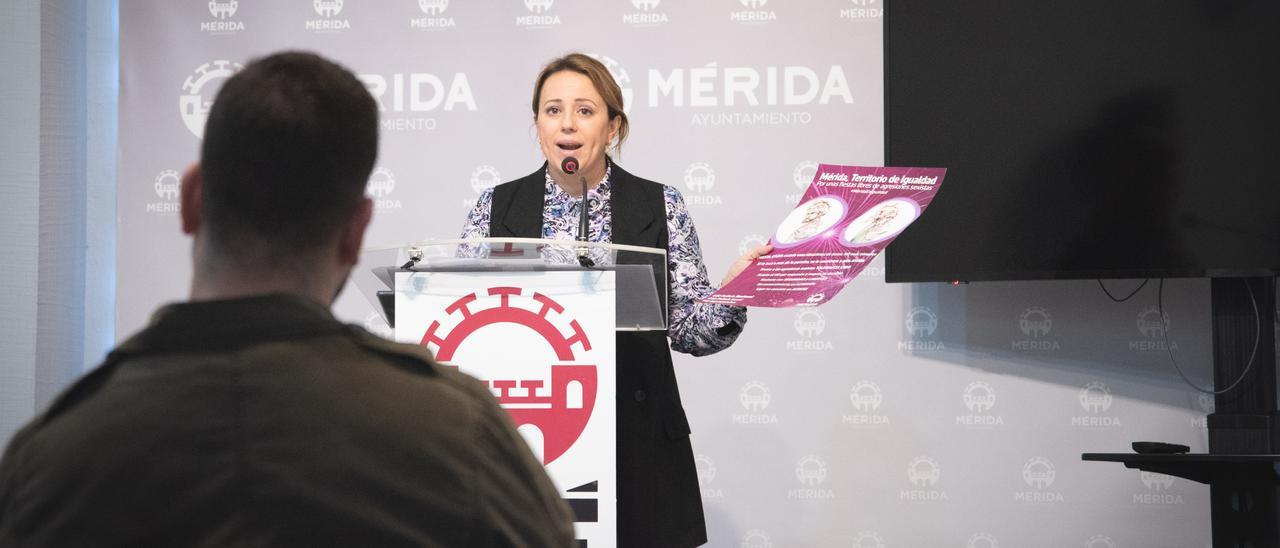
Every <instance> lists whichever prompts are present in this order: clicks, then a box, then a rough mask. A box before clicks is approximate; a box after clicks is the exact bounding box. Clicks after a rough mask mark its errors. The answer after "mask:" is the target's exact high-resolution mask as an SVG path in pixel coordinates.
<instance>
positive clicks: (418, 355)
mask: <svg viewBox="0 0 1280 548" xmlns="http://www.w3.org/2000/svg"><path fill="white" fill-rule="evenodd" d="M346 333H347V335H348V336H349V337H350V338H351V340H352V341H353V342H354V343H355V344H356V346H358V347H360V348H361V349H362V350H365V351H367V352H371V353H374V354H378V355H381V356H385V357H387V358H391V359H393V360H408V361H412V362H416V363H415V365H418V366H421V367H422V371H423V372H425V373H428V374H432V375H439V374H440V371H441V369H442V368H443V366H441V365H440V364H439V363H438V362H436V360H435V357H434V356H432V355H431V351H429V350H427V349H426V348H423V347H422V346H419V345H416V344H405V343H398V342H395V341H391V340H387V339H385V338H383V337H379V336H377V335H374V334H373V333H370V332H369V331H368V330H366V329H365V328H363V327H360V326H358V325H354V324H348V325H347V326H346Z"/></svg>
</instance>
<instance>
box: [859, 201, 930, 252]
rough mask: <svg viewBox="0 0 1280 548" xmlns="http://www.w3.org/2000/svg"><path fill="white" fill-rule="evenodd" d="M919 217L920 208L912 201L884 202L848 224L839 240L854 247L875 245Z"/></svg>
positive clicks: (892, 235)
mask: <svg viewBox="0 0 1280 548" xmlns="http://www.w3.org/2000/svg"><path fill="white" fill-rule="evenodd" d="M919 216H920V206H919V205H918V204H916V203H915V202H914V201H912V200H909V199H907V198H894V199H892V200H885V201H884V202H881V203H880V204H879V205H877V206H875V207H873V208H871V209H868V210H867V211H865V212H863V214H862V215H859V216H858V218H856V219H854V220H853V222H851V223H849V226H847V227H845V229H844V232H843V233H842V234H841V235H840V239H841V240H842V241H843V242H844V243H845V244H847V245H851V246H854V247H859V246H865V245H872V244H877V243H880V242H883V241H885V240H888V239H889V238H892V237H894V236H897V235H898V233H899V232H902V229H904V228H907V225H909V224H911V221H914V220H915V219H916V217H919Z"/></svg>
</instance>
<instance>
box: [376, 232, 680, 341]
mask: <svg viewBox="0 0 1280 548" xmlns="http://www.w3.org/2000/svg"><path fill="white" fill-rule="evenodd" d="M666 264H667V252H666V250H663V249H657V248H651V247H639V246H629V245H620V244H610V243H599V242H575V241H564V240H541V239H536V238H472V239H465V240H433V241H423V242H410V243H405V244H400V245H391V246H382V247H370V248H365V249H364V250H363V251H361V253H360V263H359V264H357V265H356V267H355V269H354V270H353V271H352V273H351V279H352V282H354V283H355V285H356V288H357V289H358V290H359V291H360V294H361V295H363V296H364V297H365V299H366V300H368V301H369V304H370V305H372V306H373V308H374V309H375V310H377V311H378V312H379V313H380V314H382V316H383V319H385V320H386V321H387V324H388V325H391V326H393V327H394V326H395V310H394V302H395V300H394V294H395V291H396V289H397V288H396V282H395V280H396V274H397V273H399V272H417V273H423V274H424V275H429V274H430V273H434V272H450V273H469V272H473V273H486V272H508V273H510V272H545V271H581V272H586V273H591V272H606V271H611V272H614V273H615V278H614V280H615V283H616V291H617V329H618V330H626V331H654V330H664V329H666V328H667V313H666V307H667V268H666ZM455 279H456V277H455ZM591 279H593V278H592V277H590V276H584V277H583V278H582V282H581V283H588V281H589V280H591ZM476 283H477V285H479V284H482V283H484V282H482V281H480V279H479V278H477V281H476ZM471 289H475V288H471Z"/></svg>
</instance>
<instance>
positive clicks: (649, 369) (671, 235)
mask: <svg viewBox="0 0 1280 548" xmlns="http://www.w3.org/2000/svg"><path fill="white" fill-rule="evenodd" d="M532 105H533V120H534V124H535V125H536V126H537V129H538V144H539V146H540V147H541V149H542V154H543V156H545V157H546V159H547V161H546V162H545V163H543V164H542V167H539V168H538V170H537V171H535V172H533V173H531V174H529V175H528V176H526V177H523V178H520V179H517V180H515V181H511V182H508V183H504V184H501V185H498V186H496V187H494V188H491V189H489V190H486V191H485V192H484V193H483V194H481V195H480V198H479V201H478V202H477V203H476V206H475V208H474V209H472V210H471V213H470V214H469V215H468V216H467V222H466V226H465V228H464V229H463V232H462V237H463V238H482V237H487V236H491V237H526V238H546V239H553V240H573V239H575V236H576V235H577V233H578V230H579V229H578V224H579V223H578V219H579V215H580V210H579V207H580V204H581V202H582V200H581V197H582V187H583V183H582V180H583V178H585V180H586V182H587V185H588V186H589V187H590V189H591V190H590V193H589V196H591V197H592V198H593V199H592V200H590V203H589V205H588V212H587V213H588V228H589V231H588V239H589V240H590V241H595V242H613V243H616V244H628V245H637V246H645V247H656V248H662V249H666V250H667V265H666V267H667V280H668V284H669V291H668V302H667V313H668V322H667V325H668V330H667V331H666V332H665V333H664V332H661V331H649V332H619V333H618V334H617V356H618V366H617V368H618V369H617V371H618V379H617V388H618V403H617V405H618V415H617V416H618V428H617V439H618V540H619V545H620V546H624V547H635V546H663V547H671V548H679V547H687V546H697V545H700V544H703V543H705V542H706V540H707V533H706V525H705V523H704V521H703V516H702V500H701V497H700V493H699V490H698V478H697V473H696V470H695V468H694V462H693V450H692V448H691V446H690V444H689V421H688V420H687V419H686V418H685V414H684V408H683V407H681V404H680V392H679V390H678V389H677V388H676V377H675V372H674V370H673V369H672V366H671V353H670V351H669V350H668V349H667V338H670V340H671V343H670V347H671V349H673V350H676V351H677V352H684V353H688V354H693V355H694V356H705V355H708V354H713V353H715V352H718V351H720V350H724V349H725V348H727V347H728V346H729V345H731V344H733V341H734V340H736V339H737V338H738V334H739V333H741V332H742V327H743V324H745V323H746V321H747V315H746V308H744V307H735V306H727V305H717V304H707V303H699V302H697V299H699V298H701V297H704V296H706V295H708V294H710V293H711V292H712V291H714V290H715V288H714V287H712V285H711V284H710V282H709V281H708V280H707V269H706V266H704V265H703V263H702V250H701V249H700V248H699V246H698V235H697V232H696V231H694V228H693V220H692V219H690V217H689V210H688V208H687V207H686V206H685V203H684V198H683V197H681V195H680V193H679V192H678V191H676V190H675V189H674V188H672V187H670V186H666V185H662V184H659V183H655V182H652V181H647V180H645V179H641V178H639V177H636V176H635V175H632V174H630V173H628V172H626V171H624V170H623V169H622V167H621V166H619V165H618V164H616V163H614V162H613V160H612V159H611V158H610V156H609V153H610V152H611V151H616V150H617V149H618V147H620V146H621V144H622V142H623V141H624V140H626V137H627V131H628V129H629V127H628V123H627V115H626V114H625V113H624V112H623V108H622V107H623V105H622V90H621V89H619V87H618V84H617V82H615V81H614V79H613V76H611V75H610V74H609V71H608V69H607V68H605V66H604V65H603V64H601V63H600V62H599V61H597V60H595V59H593V58H591V57H589V56H586V55H583V54H580V53H572V54H569V55H566V56H564V57H561V58H558V59H555V60H552V61H551V62H550V63H548V64H547V65H546V66H545V67H543V69H542V72H541V73H539V74H538V78H537V80H536V81H535V83H534V86H533V104H532ZM566 159H568V160H567V161H566ZM575 162H576V164H577V165H576V166H574V165H573V164H574V163H575ZM566 164H568V165H566ZM566 168H567V169H568V170H569V171H571V172H573V171H575V168H576V172H575V173H572V174H570V173H566V172H565V169H566ZM769 249H770V248H769V247H768V246H761V247H759V248H756V249H754V250H751V251H749V252H747V253H746V254H744V255H743V256H742V257H739V258H738V260H737V261H735V262H734V264H733V265H732V267H730V269H729V273H728V275H727V276H725V279H724V282H728V281H729V280H730V279H732V278H733V277H734V276H736V275H738V273H740V272H742V270H743V269H744V268H746V266H747V265H748V264H750V263H751V261H753V260H755V259H756V258H757V257H759V256H760V255H763V254H765V253H768V252H769Z"/></svg>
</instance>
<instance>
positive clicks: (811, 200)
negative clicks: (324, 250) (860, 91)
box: [703, 164, 947, 308]
mask: <svg viewBox="0 0 1280 548" xmlns="http://www.w3.org/2000/svg"><path fill="white" fill-rule="evenodd" d="M946 173H947V170H946V169H944V168H931V167H860V166H837V165H830V164H822V165H820V166H818V171H817V172H816V173H814V175H813V182H812V183H810V184H809V188H808V190H806V191H805V193H804V196H803V197H801V198H800V203H799V205H797V206H796V208H795V209H793V210H791V212H790V213H788V214H787V216H786V218H784V219H783V220H782V222H781V223H780V224H779V225H778V227H777V229H776V230H775V231H774V233H773V236H772V237H771V238H769V243H771V244H773V252H772V253H770V254H768V255H765V256H763V257H760V258H759V259H757V260H756V261H755V263H754V264H752V265H751V266H750V267H748V268H747V269H746V270H745V271H743V272H742V274H739V275H738V277H736V278H734V279H733V281H731V282H729V283H728V284H727V285H725V286H724V287H722V288H720V290H719V291H716V292H715V293H712V294H711V295H708V296H707V297H706V298H705V299H703V301H705V302H712V303H724V304H735V305H741V306H768V307H775V308H784V307H792V306H817V305H820V304H823V303H825V302H827V301H829V300H831V298H832V297H834V296H835V294H836V293H838V292H840V290H841V289H843V288H844V286H845V284H847V283H849V282H850V281H851V280H853V278H854V277H856V276H857V275H858V273H859V272H862V269H864V268H866V266H867V265H868V264H870V263H871V260H872V259H874V258H875V257H876V255H879V254H880V250H882V249H884V248H885V246H887V245H889V242H892V241H893V239H894V238H896V237H897V236H898V234H901V233H902V231H903V230H904V229H906V228H907V226H909V225H911V223H912V222H915V220H916V219H918V218H920V215H921V214H923V213H924V210H925V208H926V207H928V206H929V202H931V201H933V196H934V194H936V193H937V192H938V188H939V187H940V186H941V185H942V178H943V177H944V176H945V175H946Z"/></svg>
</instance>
